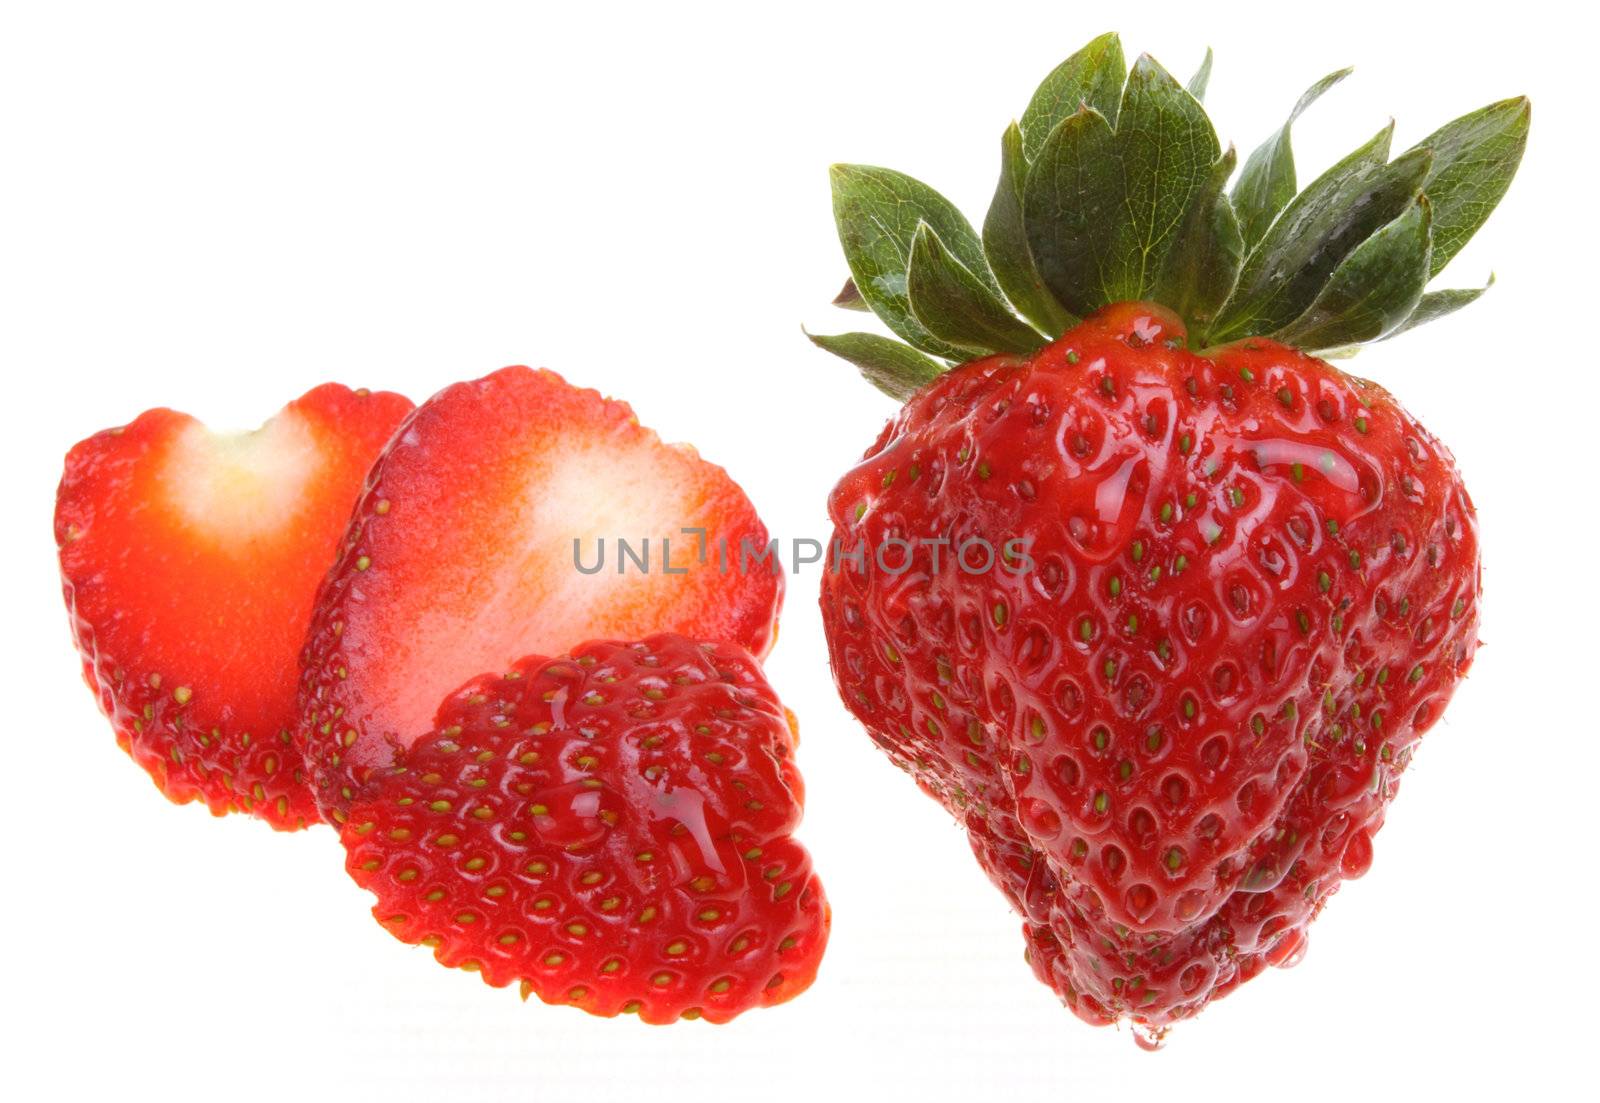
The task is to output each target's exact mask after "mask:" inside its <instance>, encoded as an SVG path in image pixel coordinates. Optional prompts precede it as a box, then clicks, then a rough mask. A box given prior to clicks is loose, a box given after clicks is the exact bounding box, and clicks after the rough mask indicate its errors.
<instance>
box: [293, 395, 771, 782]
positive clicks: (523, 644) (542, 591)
mask: <svg viewBox="0 0 1600 1103" xmlns="http://www.w3.org/2000/svg"><path fill="white" fill-rule="evenodd" d="M685 529H690V530H701V531H703V533H704V536H703V541H704V542H703V543H702V537H701V536H700V535H699V534H698V533H695V532H691V533H688V534H686V533H685V532H684V531H683V530H685ZM619 539H623V540H626V541H628V543H629V547H630V548H631V549H632V551H633V552H634V553H635V555H636V556H638V557H641V558H642V557H643V556H645V555H648V569H643V568H641V566H640V565H639V563H638V562H636V561H635V560H632V559H623V558H622V557H620V556H619V555H618V551H619V549H618V546H617V541H618V540H619ZM602 541H603V545H602V543H601V542H602ZM647 542H648V543H647ZM766 543H767V533H766V529H765V528H764V527H763V526H762V524H761V520H760V518H758V517H757V516H756V512H755V509H754V507H752V506H751V504H750V501H749V499H747V498H746V497H745V496H744V493H743V492H742V491H741V490H740V489H739V488H738V486H736V485H735V484H734V483H733V481H732V480H731V479H730V478H728V475H727V473H726V472H724V471H723V470H722V469H721V468H720V467H716V466H714V465H712V464H709V463H706V462H705V461H704V460H702V459H700V458H699V456H697V455H696V454H695V453H694V451H693V450H692V449H689V448H686V447H682V446H673V445H666V444H663V443H662V442H661V441H660V440H659V439H658V438H657V437H656V435H655V434H654V433H652V432H650V431H649V430H648V429H644V428H641V427H640V426H639V424H638V422H637V421H635V420H634V416H633V412H632V411H631V410H630V409H629V408H628V407H627V406H626V405H625V404H623V403H621V402H615V401H611V400H609V399H605V398H602V397H601V396H600V395H599V394H597V393H596V392H594V391H590V390H580V389H578V388H576V387H573V386H570V385H569V384H567V383H566V382H565V381H563V380H562V379H561V378H560V377H559V376H557V375H555V374H553V373H551V372H547V371H533V370H531V369H528V368H506V369H504V370H502V371H499V372H496V373H494V374H493V375H490V376H487V377H486V378H483V379H480V380H477V381H475V382H470V383H460V384H457V385H455V386H453V387H449V388H447V389H446V390H444V391H442V392H440V393H439V394H438V395H436V396H434V398H432V399H431V400H429V401H428V402H427V403H425V404H423V405H422V406H421V407H419V408H418V409H417V411H416V413H415V414H413V415H412V417H411V419H410V420H409V421H408V422H407V423H406V425H405V426H404V427H403V428H402V430H401V431H400V432H399V433H398V434H397V435H396V437H395V440H394V442H393V443H392V444H391V445H390V447H389V448H388V450H387V451H386V452H385V453H384V455H383V456H382V458H380V459H379V461H378V463H377V464H376V466H375V467H374V469H373V473H372V478H371V480H370V482H369V488H368V492H367V494H366V495H365V497H364V498H363V500H362V502H361V504H360V505H359V506H358V507H357V510H356V515H355V518H354V520H353V521H352V524H351V529H350V534H349V537H348V539H347V541H346V545H345V549H344V552H343V554H342V556H341V559H340V561H339V564H338V565H337V566H336V567H335V569H334V570H333V572H332V573H331V574H330V575H329V578H328V582H327V584H326V587H325V589H324V592H323V594H322V596H321V597H320V598H319V601H318V607H317V614H316V618H315V621H314V624H313V626H312V632H311V635H310V637H309V641H308V644H307V651H306V673H305V681H304V684H303V690H302V693H303V697H302V708H303V721H302V723H303V735H304V738H305V739H307V740H308V741H310V742H311V743H313V744H315V745H316V746H317V747H318V748H319V750H320V752H321V753H319V754H313V756H312V761H313V765H314V766H325V767H329V769H325V770H324V771H323V773H322V774H321V776H320V777H319V778H318V779H317V783H318V787H319V790H320V791H321V792H320V799H322V800H323V801H324V804H325V806H326V805H327V804H328V803H329V802H330V801H331V802H332V803H334V804H335V805H337V804H338V803H340V802H341V801H342V799H343V797H342V795H341V794H338V793H337V792H335V791H333V790H332V789H330V788H329V786H335V787H336V785H337V783H339V782H340V781H342V780H343V777H344V775H343V774H342V772H341V771H340V770H338V769H333V767H336V766H343V767H351V768H355V769H356V770H357V771H360V770H365V769H370V768H372V767H374V766H380V765H385V764H387V763H388V762H389V760H390V756H391V754H392V751H393V748H394V747H395V746H404V745H405V744H407V743H409V742H410V741H412V740H414V739H416V738H417V737H419V736H421V735H422V734H423V733H425V732H426V731H427V730H428V728H429V726H430V724H431V722H432V720H433V715H434V710H435V708H436V706H437V705H438V703H439V701H440V700H441V699H442V698H443V697H445V696H446V695H447V694H449V693H450V692H451V691H452V690H454V689H455V688H456V687H457V686H459V685H461V683H462V682H464V681H465V680H466V679H468V678H471V677H474V676H475V675H477V674H478V673H479V672H481V671H484V670H505V669H509V668H510V665H511V663H512V662H513V661H514V660H516V659H517V658H518V657H519V656H522V655H525V654H529V653H534V654H545V655H550V654H560V653H562V652H564V651H565V650H567V649H568V648H570V647H572V646H574V645H575V644H577V643H581V642H582V641H584V640H588V639H598V638H620V639H636V638H639V637H642V636H644V635H647V634H649V633H651V632H656V631H675V632H681V633H683V634H686V635H691V636H694V637H696V638H703V639H718V640H729V641H732V642H735V643H738V644H740V645H742V646H744V647H745V648H747V649H749V650H750V651H752V652H754V653H756V654H757V655H760V654H763V653H764V652H765V651H766V649H767V648H768V646H769V645H770V644H771V641H772V637H773V632H774V626H775V623H776V619H777V611H778V605H779V602H780V599H781V595H782V577H781V575H780V574H778V573H776V571H775V569H774V567H775V564H773V563H772V562H770V561H768V562H765V563H756V562H753V561H750V562H748V563H742V562H741V556H740V549H741V548H747V549H751V550H753V551H754V552H759V551H762V550H765V548H766ZM602 546H603V549H604V553H605V559H604V565H603V568H602V569H601V570H599V571H598V572H595V573H585V570H592V569H593V567H594V565H595V563H596V562H597V560H598V558H599V554H600V551H601V549H602ZM702 547H704V549H705V556H704V558H703V559H702V557H701V555H700V551H701V549H702ZM721 547H726V548H727V549H729V550H728V553H727V555H726V558H725V561H726V563H727V568H726V570H724V569H723V567H722V566H721V563H722V562H723V561H724V557H723V556H722V555H720V554H719V549H720V548H721ZM663 552H669V553H670V567H671V573H669V572H668V571H667V570H666V569H664V567H665V565H664V563H663ZM745 558H746V559H747V560H748V559H749V557H748V556H746V557H745ZM580 563H581V565H582V567H583V568H584V569H580ZM746 568H747V569H746Z"/></svg>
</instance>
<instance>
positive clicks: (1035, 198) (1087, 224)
mask: <svg viewBox="0 0 1600 1103" xmlns="http://www.w3.org/2000/svg"><path fill="white" fill-rule="evenodd" d="M1118 118H1119V122H1118V124H1117V127H1116V129H1115V130H1113V129H1112V127H1111V124H1110V123H1109V122H1108V121H1107V120H1106V119H1105V117H1104V116H1102V115H1101V114H1100V113H1099V112H1098V111H1096V110H1094V109H1092V108H1085V109H1084V110H1081V111H1079V112H1078V113H1077V114H1076V115H1073V116H1072V117H1070V118H1068V119H1065V120H1064V121H1063V122H1062V123H1061V124H1060V125H1059V126H1057V127H1056V129H1055V130H1054V131H1053V132H1051V134H1050V137H1049V138H1048V139H1046V141H1045V144H1044V145H1043V146H1042V147H1041V148H1040V151H1039V157H1038V159H1037V160H1036V161H1035V163H1034V164H1033V166H1032V167H1031V168H1030V169H1029V172H1028V181H1027V184H1026V187H1025V189H1024V194H1023V225H1024V228H1025V229H1026V232H1027V235H1028V247H1029V249H1030V250H1031V252H1032V253H1033V259H1034V264H1035V265H1036V266H1037V268H1038V271H1039V275H1040V276H1041V277H1042V278H1043V279H1044V282H1045V286H1046V287H1048V288H1049V289H1050V290H1051V291H1052V292H1053V293H1054V294H1055V297H1056V298H1057V299H1058V300H1059V301H1060V302H1061V304H1062V305H1063V306H1065V307H1066V308H1067V309H1068V310H1071V311H1073V312H1074V313H1076V314H1080V315H1081V314H1088V313H1089V312H1090V311H1092V310H1094V309H1095V308H1097V307H1100V306H1104V305H1105V304H1107V303H1112V302H1119V301H1123V300H1128V299H1143V298H1148V297H1149V295H1150V293H1151V291H1152V290H1153V289H1154V288H1155V286H1156V284H1157V282H1158V281H1159V280H1160V279H1161V278H1162V276H1163V274H1164V272H1165V271H1166V265H1167V259H1168V256H1169V255H1170V253H1171V252H1172V250H1173V248H1174V245H1175V244H1176V242H1177V239H1178V233H1179V230H1180V229H1181V228H1182V227H1183V225H1184V221H1185V217H1186V215H1187V214H1188V211H1189V208H1190V205H1191V204H1193V203H1194V202H1196V201H1197V199H1198V198H1199V196H1200V195H1201V193H1203V192H1204V191H1205V190H1206V188H1207V183H1208V181H1209V180H1210V178H1211V173H1212V167H1213V166H1214V165H1215V164H1216V162H1217V157H1218V154H1219V153H1220V152H1221V151H1220V149H1219V148H1218V146H1217V136H1216V133H1215V132H1214V131H1213V130H1212V129H1211V122H1210V120H1209V119H1207V118H1206V113H1205V111H1204V110H1203V109H1202V108H1201V107H1200V104H1199V103H1198V102H1197V101H1196V100H1195V98H1194V97H1193V96H1191V95H1189V93H1187V92H1185V91H1184V90H1183V89H1182V88H1181V87H1179V85H1178V82H1177V81H1175V80H1173V79H1172V76H1171V75H1170V74H1169V73H1167V71H1166V70H1165V69H1162V68H1161V66H1160V65H1158V64H1156V63H1155V62H1154V61H1153V60H1151V59H1150V58H1149V57H1148V56H1145V57H1141V58H1140V59H1139V60H1138V62H1137V63H1136V64H1135V65H1134V67H1133V72H1132V74H1131V75H1130V76H1129V77H1128V84H1127V88H1126V90H1125V91H1124V92H1123V98H1122V107H1121V110H1120V113H1119V116H1118ZM1023 133H1024V134H1026V133H1027V132H1026V131H1024V132H1023Z"/></svg>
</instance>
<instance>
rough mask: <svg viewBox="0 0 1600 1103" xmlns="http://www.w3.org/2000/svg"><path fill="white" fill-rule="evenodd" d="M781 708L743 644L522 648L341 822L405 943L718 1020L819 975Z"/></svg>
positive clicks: (633, 1005) (578, 999) (610, 1002)
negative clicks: (524, 651)
mask: <svg viewBox="0 0 1600 1103" xmlns="http://www.w3.org/2000/svg"><path fill="white" fill-rule="evenodd" d="M793 750H794V741H793V736H792V733H791V730H790V728H789V726H788V722H787V720H786V714H785V712H784V709H783V707H782V706H781V705H780V704H779V703H778V699H777V697H776V696H775V695H774V694H773V692H772V690H771V688H770V687H769V686H768V685H767V683H766V681H765V679H764V678H763V676H762V674H761V669H760V666H759V665H758V664H757V662H756V660H755V659H754V658H753V657H752V656H751V655H750V654H749V653H748V652H747V651H745V650H744V649H743V648H741V647H738V646H737V645H734V644H705V643H697V642H694V641H691V640H688V639H685V638H683V637H681V636H675V635H668V634H660V635H655V636H651V637H649V638H648V639H646V640H644V641H642V642H638V643H609V642H600V643H589V644H585V645H584V646H582V647H580V648H578V649H576V650H575V651H573V652H572V653H571V654H570V655H567V656H565V657H562V658H558V659H543V658H539V657H537V656H531V657H528V658H525V659H522V660H520V661H518V662H517V663H515V664H513V665H511V666H510V667H509V668H508V670H507V671H506V672H505V673H501V674H489V675H484V676H482V677H479V678H477V679H475V680H473V681H472V682H469V683H468V684H467V685H466V686H464V687H463V688H462V689H460V690H459V691H458V692H457V693H455V694H454V695H453V696H451V697H450V698H449V699H448V700H446V701H445V702H444V704H443V705H442V706H441V707H440V709H439V712H438V717H437V723H436V726H435V729H434V731H432V732H431V733H430V734H428V735H426V736H424V737H423V738H421V739H420V740H418V741H416V742H415V743H413V744H412V745H411V746H410V747H409V748H407V749H405V750H403V751H401V752H399V753H398V755H397V757H396V760H395V762H394V763H393V765H391V766H388V767H385V768H383V769H380V770H377V771H374V772H372V773H371V774H370V775H369V776H368V777H367V778H366V780H365V781H363V782H361V783H359V784H358V785H357V787H356V788H355V793H354V799H353V801H352V802H351V804H350V807H349V810H348V813H345V812H340V813H337V814H336V816H335V818H336V819H337V820H338V821H339V823H340V825H341V826H340V833H341V838H342V839H343V841H344V844H345V847H346V848H347V850H348V855H349V856H348V863H347V865H348V869H349V871H350V874H351V875H352V876H353V877H354V878H355V880H356V882H357V883H358V884H360V885H362V886H363V887H364V888H367V889H369V890H371V891H372V892H373V893H374V894H375V895H376V896H377V898H378V903H377V905H376V907H375V908H374V909H373V914H374V915H375V916H376V917H377V918H378V920H379V921H380V922H381V923H383V924H384V925H385V926H386V927H387V928H388V929H389V930H390V931H391V932H392V933H393V934H394V935H395V936H396V937H397V938H400V939H401V940H403V941H406V942H411V943H424V944H427V945H431V946H432V947H433V948H434V953H435V956H436V957H437V958H438V960H439V961H440V962H441V963H443V964H445V965H447V966H452V967H460V968H466V969H471V970H475V971H478V972H480V973H481V974H482V976H483V978H484V980H486V981H487V982H488V983H490V984H493V985H496V986H503V985H508V984H511V983H513V982H518V983H520V984H521V986H522V990H523V995H524V996H526V995H528V994H529V993H532V994H536V995H538V996H539V997H540V998H541V999H543V1000H545V1001H546V1002H548V1003H552V1004H570V1005H573V1006H577V1007H581V1008H583V1009H584V1010H586V1011H589V1012H591V1013H593V1014H596V1015H605V1016H611V1015H616V1014H618V1013H622V1012H637V1013H638V1014H639V1015H640V1017H641V1018H643V1019H644V1020H645V1021H647V1022H652V1023H666V1022H672V1021H674V1020H676V1019H679V1018H698V1017H702V1016H703V1017H704V1018H706V1019H708V1020H710V1021H712V1022H725V1021H727V1020H728V1019H731V1018H733V1017H734V1016H735V1015H738V1014H739V1013H741V1012H743V1011H746V1010H748V1009H750V1008H752V1007H759V1006H767V1005H770V1004H775V1003H781V1002H783V1001H784V1000H787V999H789V998H791V997H793V996H794V995H796V994H798V993H799V992H801V991H803V990H804V989H805V988H806V987H807V986H808V985H810V983H811V981H812V979H813V978H814V977H815V975H816V971H817V965H818V962H819V961H820V960H821V957H822V953H823V949H824V946H825V944H826V942H827V935H828V924H829V913H828V906H827V902H826V900H825V898H824V896H823V893H822V886H821V884H820V883H819V882H818V880H817V877H816V875H815V874H814V873H813V872H812V869H811V859H810V857H809V856H808V855H807V853H806V852H805V850H804V849H803V848H802V847H801V846H800V844H799V843H797V842H796V841H795V840H794V838H793V831H794V829H795V827H796V825H797V824H798V823H799V820H800V813H801V799H802V798H801V788H800V778H799V775H798V773H797V772H796V770H795V766H794V762H793V758H792V754H793Z"/></svg>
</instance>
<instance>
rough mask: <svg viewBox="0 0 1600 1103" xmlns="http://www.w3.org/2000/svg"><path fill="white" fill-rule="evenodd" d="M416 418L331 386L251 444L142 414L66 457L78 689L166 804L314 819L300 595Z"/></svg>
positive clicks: (289, 823)
mask: <svg viewBox="0 0 1600 1103" xmlns="http://www.w3.org/2000/svg"><path fill="white" fill-rule="evenodd" d="M410 409H411V403H410V402H408V401H407V400H406V399H404V398H402V397H401V396H400V395H396V394H387V393H380V394H372V393H369V392H367V391H351V390H349V389H348V388H346V387H341V386H338V385H336V384H328V385H325V386H322V387H318V388H316V389H315V390H313V391H311V392H310V393H308V394H306V395H305V396H304V397H302V398H299V399H297V400H296V401H294V402H291V403H290V404H289V405H288V406H286V407H285V408H284V409H283V410H282V411H281V412H280V413H279V414H278V415H277V416H276V417H274V418H273V419H272V420H271V421H268V422H267V423H266V424H265V425H263V426H262V427H261V428H260V429H258V430H256V431H255V432H252V433H238V434H223V433H214V432H211V431H210V430H208V429H207V428H206V427H205V426H204V425H202V424H200V423H199V422H198V421H196V420H195V419H194V418H192V417H189V416H188V415H187V414H180V413H175V412H174V411H172V410H166V409H157V410H150V411H148V412H146V413H144V414H142V415H140V417H139V418H138V419H137V420H136V421H134V422H133V423H132V424H131V425H127V426H125V427H123V428H120V429H109V430H107V431H105V432H102V433H97V434H96V435H94V436H92V437H90V438H89V439H88V440H85V441H82V442H81V443H79V444H77V445H76V446H74V448H73V449H72V451H71V452H69V453H68V454H67V460H66V470H65V473H64V475H63V476H62V479H61V487H60V490H59V491H58V493H57V499H56V516H55V529H56V541H57V544H58V545H59V547H60V551H61V573H62V579H63V588H64V592H65V595H66V601H67V608H68V611H69V612H70V613H71V617H72V630H73V635H74V638H75V640H76V642H77V645H78V650H79V651H80V652H81V653H82V655H83V672H84V678H85V679H86V680H87V681H88V683H89V687H90V688H91V689H93V690H94V691H95V692H96V693H97V694H98V696H99V698H100V704H101V707H102V708H103V709H104V710H105V712H106V715H107V716H108V717H110V719H111V722H112V725H113V726H114V727H115V729H116V733H117V741H118V742H119V743H120V744H121V745H122V746H123V748H124V749H126V750H127V751H128V752H129V754H131V755H132V756H133V759H134V761H136V762H138V763H139V765H141V766H143V767H144V768H145V769H146V770H147V771H149V773H150V775H151V777H153V778H154V779H155V781H156V784H157V785H158V786H160V788H161V790H162V792H164V793H165V794H166V795H167V796H168V797H169V798H170V799H172V800H173V801H175V802H178V803H184V802H187V801H191V800H197V799H198V800H203V801H205V803H206V804H207V805H208V806H209V807H210V808H211V810H212V812H214V813H216V814H217V815H222V814H223V813H225V812H228V811H234V810H242V811H248V812H251V813H254V814H255V815H257V816H260V817H261V818H262V819H264V820H266V821H267V822H269V823H271V824H272V825H273V826H274V827H278V828H284V829H292V828H297V827H303V826H304V825H305V824H306V823H307V822H312V821H315V820H317V819H318V818H319V817H318V815H317V809H316V805H315V803H314V801H313V800H312V798H311V794H310V792H309V791H308V790H307V788H306V786H305V778H304V770H303V767H302V762H301V756H300V753H299V752H298V751H297V750H296V749H295V748H294V746H293V745H292V742H291V739H290V732H291V731H292V729H293V728H294V717H295V713H296V710H295V690H296V684H297V674H298V669H299V662H298V660H299V654H300V648H301V645H302V643H303V641H304V639H305V633H306V628H307V625H308V624H309V622H310V620H311V607H312V599H313V598H314V596H315V594H316V591H317V585H318V583H319V581H320V580H321V578H322V576H323V573H324V572H325V571H326V570H327V569H328V566H329V564H330V563H331V562H332V561H333V558H334V555H335V553H336V552H337V550H338V547H339V539H340V536H341V534H342V533H343V532H344V529H345V525H346V523H347V521H348V520H349V517H350V510H351V507H352V506H353V505H354V504H355V500H356V498H357V496H358V494H359V493H360V490H361V483H362V480H363V479H364V478H365V476H366V473H367V469H368V468H369V467H370V466H371V464H372V461H373V459H374V458H375V457H376V456H377V454H378V453H379V451H380V450H381V449H382V448H383V445H384V443H385V442H386V441H387V440H388V439H389V437H390V435H391V434H392V433H393V432H394V430H395V428H396V427H397V426H398V425H399V423H400V421H401V419H403V418H404V417H405V415H406V413H407V411H409V410H410Z"/></svg>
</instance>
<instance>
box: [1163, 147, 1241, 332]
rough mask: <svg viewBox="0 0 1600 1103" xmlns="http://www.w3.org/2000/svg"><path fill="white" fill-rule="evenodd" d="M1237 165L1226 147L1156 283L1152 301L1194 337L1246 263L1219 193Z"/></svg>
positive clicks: (1229, 207) (1232, 218)
mask: <svg viewBox="0 0 1600 1103" xmlns="http://www.w3.org/2000/svg"><path fill="white" fill-rule="evenodd" d="M1237 163H1238V154H1237V153H1235V152H1234V149H1233V147H1232V146H1229V147H1228V152H1226V153H1224V154H1223V155H1222V156H1221V157H1219V158H1217V163H1216V164H1215V165H1212V166H1211V177H1210V179H1209V180H1207V182H1206V186H1205V187H1204V188H1203V189H1202V190H1201V191H1200V192H1199V193H1197V194H1196V196H1195V199H1194V202H1192V203H1191V204H1190V205H1189V210H1188V213H1187V214H1185V215H1184V220H1183V225H1182V226H1180V227H1179V228H1178V234H1177V244H1176V245H1175V246H1174V247H1173V249H1172V251H1171V252H1170V253H1168V254H1167V267H1166V269H1165V271H1163V272H1162V274H1161V279H1160V280H1158V281H1157V282H1156V288H1155V294H1154V296H1153V297H1154V298H1155V300H1156V301H1157V302H1159V303H1161V304H1162V305H1163V306H1166V307H1169V308H1171V309H1172V310H1175V311H1177V312H1178V314H1179V315H1180V316H1181V317H1182V318H1183V320H1184V321H1185V322H1187V323H1188V324H1189V325H1190V326H1192V327H1194V330H1195V331H1196V334H1197V335H1198V334H1199V333H1203V332H1204V331H1205V328H1206V327H1207V326H1209V325H1210V324H1211V320H1212V319H1213V318H1215V317H1216V314H1217V311H1218V310H1220V309H1221V308H1222V304H1223V303H1224V302H1226V301H1227V298H1228V295H1229V293H1230V292H1232V291H1233V285H1234V282H1235V281H1236V280H1238V278H1239V266H1240V265H1241V264H1242V263H1243V262H1244V238H1243V237H1242V236H1241V235H1240V233H1239V220H1238V218H1237V217H1235V215H1234V213H1233V204H1232V203H1230V202H1228V197H1227V195H1226V194H1225V193H1224V191H1223V189H1224V188H1226V187H1227V185H1228V177H1230V176H1232V175H1233V169H1234V165H1235V164H1237Z"/></svg>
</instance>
